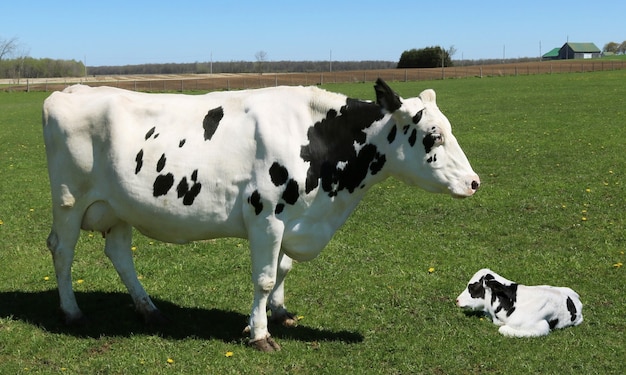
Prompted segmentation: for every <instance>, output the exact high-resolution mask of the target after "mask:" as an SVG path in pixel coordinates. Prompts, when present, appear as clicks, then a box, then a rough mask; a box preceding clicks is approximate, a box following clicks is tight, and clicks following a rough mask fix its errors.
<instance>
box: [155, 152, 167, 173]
mask: <svg viewBox="0 0 626 375" xmlns="http://www.w3.org/2000/svg"><path fill="white" fill-rule="evenodd" d="M166 160H167V158H166V157H165V154H162V155H161V157H160V158H159V161H158V162H157V167H156V171H157V172H161V171H162V170H163V168H165V161H166Z"/></svg>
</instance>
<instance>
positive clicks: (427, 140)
mask: <svg viewBox="0 0 626 375" xmlns="http://www.w3.org/2000/svg"><path fill="white" fill-rule="evenodd" d="M436 140H437V137H435V136H434V135H433V134H431V133H429V134H426V135H425V136H424V139H423V140H422V143H423V144H424V150H425V151H426V153H427V154H428V153H429V152H430V150H432V149H433V146H434V145H435V141H436Z"/></svg>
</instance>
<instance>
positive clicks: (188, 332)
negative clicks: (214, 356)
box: [0, 289, 363, 343]
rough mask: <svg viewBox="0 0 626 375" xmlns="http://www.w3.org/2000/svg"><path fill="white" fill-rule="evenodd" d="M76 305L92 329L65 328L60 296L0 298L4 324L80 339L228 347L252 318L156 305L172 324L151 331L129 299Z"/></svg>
mask: <svg viewBox="0 0 626 375" xmlns="http://www.w3.org/2000/svg"><path fill="white" fill-rule="evenodd" d="M76 299H77V300H78V303H79V305H80V306H81V309H82V310H83V312H84V313H85V314H86V315H87V316H88V319H89V323H88V324H86V325H82V326H67V325H65V324H64V323H63V322H62V319H61V314H60V312H59V311H58V310H57V309H55V306H58V294H57V291H56V289H55V290H48V291H42V292H20V291H13V292H0V318H12V319H15V320H21V321H23V322H26V323H29V324H33V325H36V326H38V327H40V328H41V329H43V330H46V331H48V332H52V333H61V334H66V335H71V336H76V337H91V338H99V337H101V336H122V337H129V336H131V335H137V334H145V335H155V334H156V335H159V336H162V337H165V338H170V339H176V340H182V339H186V338H199V339H217V340H222V341H224V342H233V341H245V340H246V339H247V338H246V337H245V335H244V334H243V333H242V331H243V328H244V327H245V326H246V325H247V324H248V316H247V315H244V314H240V313H238V312H235V311H226V310H220V309H204V308H192V307H180V306H178V305H175V304H173V303H171V302H168V301H164V300H159V299H153V302H154V303H155V304H156V305H157V306H158V307H159V309H160V310H161V311H162V312H163V313H164V314H165V315H166V316H167V317H168V318H169V319H170V320H171V322H170V323H169V324H165V325H160V326H148V325H146V324H144V323H143V321H142V320H141V319H140V318H139V315H138V314H136V313H135V310H134V307H133V305H132V301H131V299H130V297H129V296H128V294H125V293H105V292H82V293H81V292H76ZM270 331H271V332H272V336H273V337H274V338H277V339H290V340H300V341H307V342H312V341H342V342H346V343H355V342H361V341H363V336H362V335H361V334H359V333H356V332H349V331H330V330H324V329H316V328H310V327H306V326H304V325H299V326H298V327H296V328H285V327H282V326H272V327H270Z"/></svg>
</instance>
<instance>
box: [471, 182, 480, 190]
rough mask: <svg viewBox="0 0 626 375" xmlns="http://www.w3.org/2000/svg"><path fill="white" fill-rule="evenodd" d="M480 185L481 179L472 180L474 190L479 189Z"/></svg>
mask: <svg viewBox="0 0 626 375" xmlns="http://www.w3.org/2000/svg"><path fill="white" fill-rule="evenodd" d="M479 187H480V181H476V180H474V181H472V190H474V191H475V190H478V188H479Z"/></svg>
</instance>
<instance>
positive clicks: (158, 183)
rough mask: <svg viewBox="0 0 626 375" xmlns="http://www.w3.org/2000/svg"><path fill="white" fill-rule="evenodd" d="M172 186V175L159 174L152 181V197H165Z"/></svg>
mask: <svg viewBox="0 0 626 375" xmlns="http://www.w3.org/2000/svg"><path fill="white" fill-rule="evenodd" d="M173 185H174V175H173V174H171V173H168V174H166V175H163V174H160V175H158V176H157V178H156V179H155V180H154V185H153V190H152V195H154V196H155V197H158V196H161V195H165V194H167V192H168V191H170V189H171V188H172V186H173Z"/></svg>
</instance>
